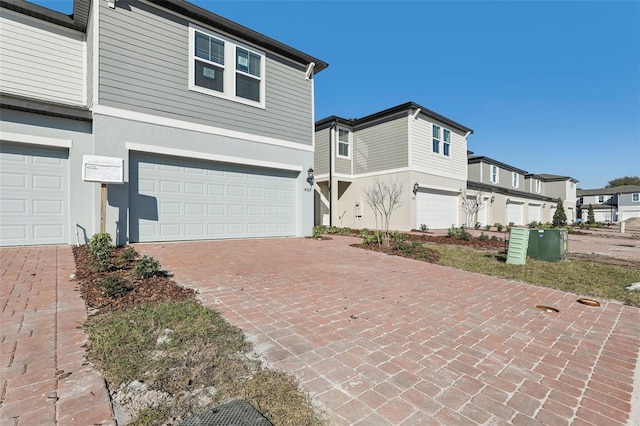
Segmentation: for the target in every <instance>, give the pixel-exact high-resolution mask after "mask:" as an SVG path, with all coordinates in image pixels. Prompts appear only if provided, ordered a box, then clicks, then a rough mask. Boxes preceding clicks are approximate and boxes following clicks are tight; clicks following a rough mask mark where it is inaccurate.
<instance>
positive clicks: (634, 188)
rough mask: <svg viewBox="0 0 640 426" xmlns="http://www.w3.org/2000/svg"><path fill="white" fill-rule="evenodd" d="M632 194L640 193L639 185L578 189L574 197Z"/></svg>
mask: <svg viewBox="0 0 640 426" xmlns="http://www.w3.org/2000/svg"><path fill="white" fill-rule="evenodd" d="M634 192H640V185H622V186H613V187H611V188H599V189H578V190H577V191H576V195H577V196H578V197H582V196H584V195H613V194H630V193H634Z"/></svg>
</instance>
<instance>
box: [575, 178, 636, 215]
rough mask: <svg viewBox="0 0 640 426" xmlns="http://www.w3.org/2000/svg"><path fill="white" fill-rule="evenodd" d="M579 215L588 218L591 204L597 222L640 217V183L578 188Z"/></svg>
mask: <svg viewBox="0 0 640 426" xmlns="http://www.w3.org/2000/svg"><path fill="white" fill-rule="evenodd" d="M577 195H578V217H579V218H581V219H582V220H583V221H586V220H587V219H588V217H587V215H588V211H589V205H591V206H592V207H593V213H594V218H595V220H596V222H624V221H625V220H627V219H630V218H632V217H640V185H622V186H615V187H612V188H600V189H578V190H577Z"/></svg>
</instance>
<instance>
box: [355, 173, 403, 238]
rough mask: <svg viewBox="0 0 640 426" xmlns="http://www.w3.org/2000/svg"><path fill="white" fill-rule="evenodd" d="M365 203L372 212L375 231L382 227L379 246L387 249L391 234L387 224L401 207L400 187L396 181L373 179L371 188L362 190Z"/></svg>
mask: <svg viewBox="0 0 640 426" xmlns="http://www.w3.org/2000/svg"><path fill="white" fill-rule="evenodd" d="M363 191H364V196H365V201H366V203H367V204H368V205H369V207H371V209H372V210H373V213H374V216H375V220H376V229H380V228H379V226H382V241H378V243H379V244H381V245H383V246H384V247H389V245H390V244H391V234H390V233H389V224H390V222H391V214H392V213H393V212H394V211H395V210H396V209H397V208H398V207H400V206H401V205H402V202H401V201H400V200H401V199H402V186H401V185H400V184H399V183H398V180H397V179H396V180H391V179H389V180H385V181H382V180H381V179H380V178H378V177H375V178H374V179H373V184H372V185H371V186H368V187H365V188H364V190H363Z"/></svg>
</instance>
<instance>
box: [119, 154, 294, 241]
mask: <svg viewBox="0 0 640 426" xmlns="http://www.w3.org/2000/svg"><path fill="white" fill-rule="evenodd" d="M296 176H297V172H291V171H282V170H269V169H261V168H252V167H243V166H236V165H228V164H222V163H215V162H207V161H200V160H192V159H180V158H174V157H164V156H156V155H150V154H141V153H132V154H131V160H130V183H131V189H130V204H129V206H130V227H131V229H130V239H131V241H132V242H151V241H182V240H200V239H222V238H247V237H275V236H278V237H279V236H293V235H295V234H296V210H297V208H296V206H297V200H296V198H297V197H296V190H295V188H296Z"/></svg>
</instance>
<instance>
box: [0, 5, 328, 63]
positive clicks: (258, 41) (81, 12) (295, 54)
mask: <svg viewBox="0 0 640 426" xmlns="http://www.w3.org/2000/svg"><path fill="white" fill-rule="evenodd" d="M148 1H149V2H150V3H153V4H156V5H158V6H161V7H164V8H165V9H169V10H171V11H173V12H176V13H179V14H181V15H184V16H186V17H188V18H191V19H195V20H198V21H200V22H202V23H205V24H207V25H210V26H212V27H214V28H218V29H220V30H223V31H225V32H227V33H229V34H230V35H232V36H235V37H238V38H240V39H242V40H243V41H248V42H250V43H253V44H255V45H257V46H259V47H262V48H265V49H266V50H270V51H272V52H274V53H277V54H279V55H282V56H284V57H285V58H287V59H290V60H292V61H295V62H298V63H301V64H305V65H308V64H309V63H311V62H313V63H315V67H314V74H317V73H319V72H320V71H322V70H323V69H325V68H327V67H328V66H329V64H327V63H326V62H324V61H322V60H320V59H318V58H314V57H313V56H310V55H307V54H306V53H303V52H301V51H299V50H297V49H294V48H293V47H291V46H288V45H286V44H284V43H281V42H279V41H277V40H274V39H272V38H270V37H267V36H265V35H263V34H260V33H258V32H256V31H253V30H251V29H249V28H247V27H244V26H242V25H240V24H237V23H235V22H233V21H230V20H229V19H226V18H223V17H222V16H219V15H216V14H215V13H212V12H209V11H208V10H206V9H203V8H201V7H198V6H196V5H193V4H191V3H188V2H186V1H184V0H148ZM0 6H1V7H4V8H6V9H10V10H14V11H16V12H19V13H22V14H25V15H29V16H33V17H35V18H38V19H42V20H44V21H49V22H52V23H54V24H57V25H62V26H65V27H68V28H73V29H75V30H79V31H83V32H86V30H87V22H88V20H89V9H90V7H91V0H74V3H73V14H72V15H65V14H64V13H60V12H56V11H55V10H51V9H47V8H46V7H42V6H38V5H37V4H33V3H29V2H27V1H24V0H0ZM116 7H118V6H117V3H116Z"/></svg>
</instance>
